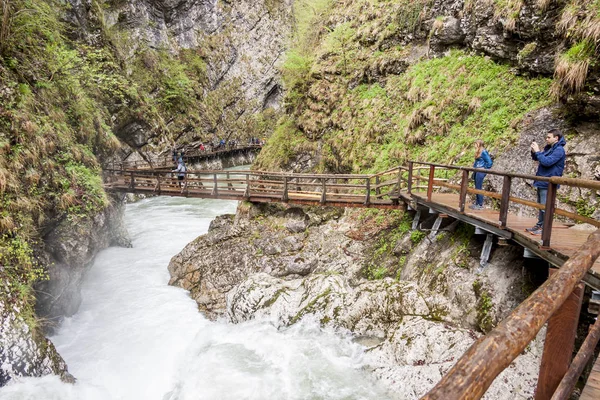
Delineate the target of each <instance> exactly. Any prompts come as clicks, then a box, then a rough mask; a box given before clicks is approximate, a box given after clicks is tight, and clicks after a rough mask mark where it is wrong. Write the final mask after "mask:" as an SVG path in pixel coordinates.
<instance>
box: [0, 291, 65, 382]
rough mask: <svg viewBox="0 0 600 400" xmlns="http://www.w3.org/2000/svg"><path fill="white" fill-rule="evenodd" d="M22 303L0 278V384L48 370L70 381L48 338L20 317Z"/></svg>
mask: <svg viewBox="0 0 600 400" xmlns="http://www.w3.org/2000/svg"><path fill="white" fill-rule="evenodd" d="M24 307H25V306H24V304H23V303H22V301H20V300H19V299H18V298H15V291H14V288H11V287H9V283H8V282H0V387H2V386H4V385H6V384H7V383H8V382H9V381H10V380H11V379H14V378H17V377H26V376H37V377H39V376H44V375H48V374H55V375H59V376H61V378H62V379H63V380H65V381H69V382H74V379H73V377H72V376H71V375H70V374H69V372H68V371H67V365H66V364H65V362H64V361H63V359H62V358H61V357H60V355H59V354H58V352H57V351H56V349H55V348H54V345H53V344H52V342H50V340H48V339H46V338H44V337H43V336H41V335H39V334H36V333H35V332H33V331H32V329H31V327H30V326H29V325H28V324H27V322H26V321H25V320H24V319H23V315H25V314H26V312H23V309H24ZM30 316H31V315H30Z"/></svg>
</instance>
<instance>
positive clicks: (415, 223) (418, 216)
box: [411, 210, 421, 231]
mask: <svg viewBox="0 0 600 400" xmlns="http://www.w3.org/2000/svg"><path fill="white" fill-rule="evenodd" d="M420 220H421V210H417V213H416V214H415V217H414V218H413V222H412V227H411V229H412V230H413V231H414V230H415V229H417V227H418V226H419V221H420Z"/></svg>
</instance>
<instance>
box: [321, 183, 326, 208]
mask: <svg viewBox="0 0 600 400" xmlns="http://www.w3.org/2000/svg"><path fill="white" fill-rule="evenodd" d="M326 180H327V179H325V178H323V179H321V185H322V187H323V189H322V190H323V191H322V192H321V204H325V202H326V201H327V188H326V187H325V181H326Z"/></svg>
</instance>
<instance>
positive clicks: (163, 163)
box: [112, 144, 262, 171]
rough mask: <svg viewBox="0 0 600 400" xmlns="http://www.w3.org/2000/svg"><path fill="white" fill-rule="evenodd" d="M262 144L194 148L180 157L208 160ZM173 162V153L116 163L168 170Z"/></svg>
mask: <svg viewBox="0 0 600 400" xmlns="http://www.w3.org/2000/svg"><path fill="white" fill-rule="evenodd" d="M260 149H262V145H260V144H247V145H239V146H223V147H215V148H214V149H213V150H208V149H207V150H200V149H198V148H195V149H193V150H188V151H185V152H184V154H183V156H182V158H183V161H184V162H185V164H186V165H191V164H194V163H198V162H201V161H203V160H209V159H212V158H220V157H227V156H231V155H233V154H238V153H243V152H248V151H260ZM174 164H175V162H174V160H173V154H172V153H169V154H165V155H163V156H160V157H159V158H158V159H156V160H152V161H146V160H136V161H127V160H125V161H123V162H122V163H120V164H119V165H118V167H119V169H126V170H129V169H139V170H163V171H164V170H169V169H171V168H172V167H173V165H174ZM116 167H117V165H113V167H112V169H115V168H116Z"/></svg>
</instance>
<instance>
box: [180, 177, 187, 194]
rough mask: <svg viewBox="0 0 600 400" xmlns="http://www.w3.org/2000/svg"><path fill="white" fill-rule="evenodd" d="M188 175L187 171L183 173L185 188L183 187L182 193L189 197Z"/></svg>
mask: <svg viewBox="0 0 600 400" xmlns="http://www.w3.org/2000/svg"><path fill="white" fill-rule="evenodd" d="M187 186H188V175H187V172H184V175H183V188H181V193H185V196H186V197H187V195H188V188H187Z"/></svg>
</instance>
